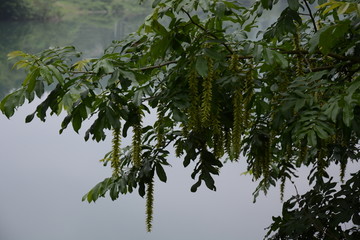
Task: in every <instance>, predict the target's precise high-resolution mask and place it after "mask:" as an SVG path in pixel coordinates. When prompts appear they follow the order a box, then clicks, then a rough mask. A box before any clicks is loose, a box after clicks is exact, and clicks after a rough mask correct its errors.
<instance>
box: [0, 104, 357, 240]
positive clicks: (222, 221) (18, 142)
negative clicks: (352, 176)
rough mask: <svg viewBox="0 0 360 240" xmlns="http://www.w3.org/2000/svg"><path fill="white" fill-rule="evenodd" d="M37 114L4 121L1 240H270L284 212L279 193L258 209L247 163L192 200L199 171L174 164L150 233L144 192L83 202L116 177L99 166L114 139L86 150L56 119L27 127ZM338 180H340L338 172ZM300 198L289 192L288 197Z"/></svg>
mask: <svg viewBox="0 0 360 240" xmlns="http://www.w3.org/2000/svg"><path fill="white" fill-rule="evenodd" d="M34 107H35V105H34V104H30V105H25V106H23V107H22V108H20V109H19V111H18V112H17V113H16V115H15V116H14V117H13V118H12V119H11V120H7V119H6V118H5V117H4V116H3V115H0V133H1V136H0V149H1V155H0V193H1V200H0V239H1V240H79V239H86V240H98V239H107V240H116V239H127V240H137V239H148V240H165V239H172V240H183V239H207V240H218V239H226V240H235V239H262V237H263V236H264V234H265V230H264V228H265V227H267V226H268V225H269V224H270V223H271V216H277V215H279V214H280V212H281V202H280V194H279V190H278V189H277V188H274V189H272V190H271V191H270V193H269V194H268V195H267V196H266V197H265V196H264V195H260V197H259V198H258V201H257V202H256V203H255V204H253V203H252V199H253V198H252V192H253V190H254V189H255V187H256V184H255V183H253V182H252V181H251V177H250V176H241V173H242V172H244V171H245V170H246V164H245V163H244V159H241V160H240V161H239V162H237V163H227V164H225V166H224V168H223V169H222V170H221V174H220V176H219V177H216V185H217V189H218V190H217V191H216V192H213V191H210V190H208V189H207V188H206V187H205V186H202V187H200V188H199V190H198V192H197V193H191V192H190V187H191V185H192V184H193V183H194V181H193V180H192V179H191V178H190V174H191V172H192V169H193V167H194V166H193V165H190V166H189V167H188V168H186V169H184V168H183V166H182V160H181V159H176V158H172V159H169V162H170V163H171V165H172V167H167V168H166V170H167V174H168V183H166V184H164V183H162V182H159V181H158V180H157V181H156V183H155V208H154V211H155V214H154V223H153V225H154V227H153V232H152V233H147V232H146V228H145V207H144V206H145V201H144V199H142V198H141V197H139V196H138V194H137V192H136V193H135V194H132V195H125V196H123V195H122V196H121V197H120V199H118V200H117V201H115V202H112V201H111V200H110V198H106V199H103V198H102V199H99V200H98V201H97V202H96V203H95V204H94V203H92V204H88V203H87V202H81V198H82V196H83V194H85V193H86V192H87V191H88V190H90V189H91V188H92V187H93V186H94V185H95V184H97V183H98V182H99V181H101V180H103V179H104V178H106V177H108V176H110V174H111V170H110V169H109V168H108V167H107V168H106V167H103V166H102V164H101V163H100V162H99V161H98V160H99V159H101V158H102V157H103V155H104V154H105V153H106V152H107V151H109V149H110V147H111V144H110V141H109V140H110V139H108V140H107V141H105V142H101V143H96V142H92V141H89V142H84V140H83V134H80V135H78V134H76V133H74V132H73V130H72V129H71V128H69V129H67V130H65V131H64V133H63V134H62V135H59V134H58V129H59V127H60V123H61V119H60V118H56V117H49V118H48V119H47V122H46V123H42V122H41V121H40V120H38V119H35V120H34V121H33V122H32V123H29V124H25V123H24V119H25V117H26V115H27V114H29V113H31V112H32V111H33V110H34ZM83 132H84V129H83V131H82V133H83ZM126 142H127V141H123V144H124V145H125V144H126ZM353 167H355V168H356V169H358V167H359V165H354V166H353ZM349 171H351V172H354V171H352V169H351V167H350V168H349ZM302 172H303V173H302V174H301V175H302V176H303V177H302V178H301V179H299V180H297V187H298V189H299V191H300V193H304V192H305V190H306V189H307V186H306V182H307V181H306V180H305V178H304V176H305V172H306V169H303V170H302ZM331 172H332V174H334V175H338V168H337V167H335V168H333V169H332V171H331ZM293 193H294V191H293V187H292V186H291V185H290V184H287V186H286V195H287V196H289V194H293Z"/></svg>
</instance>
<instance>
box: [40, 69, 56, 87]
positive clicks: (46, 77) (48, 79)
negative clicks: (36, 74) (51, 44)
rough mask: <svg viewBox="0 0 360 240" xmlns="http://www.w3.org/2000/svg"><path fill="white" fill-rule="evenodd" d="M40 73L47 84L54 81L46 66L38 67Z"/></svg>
mask: <svg viewBox="0 0 360 240" xmlns="http://www.w3.org/2000/svg"><path fill="white" fill-rule="evenodd" d="M40 75H41V77H42V78H43V79H44V80H45V81H46V82H47V84H48V85H50V84H52V83H53V82H54V80H53V78H52V75H51V72H50V70H49V68H47V67H46V66H41V67H40Z"/></svg>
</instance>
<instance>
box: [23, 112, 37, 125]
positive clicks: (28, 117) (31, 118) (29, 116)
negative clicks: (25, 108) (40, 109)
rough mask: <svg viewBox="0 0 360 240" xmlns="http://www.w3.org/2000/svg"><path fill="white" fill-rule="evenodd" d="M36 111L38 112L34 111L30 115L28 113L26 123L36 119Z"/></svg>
mask: <svg viewBox="0 0 360 240" xmlns="http://www.w3.org/2000/svg"><path fill="white" fill-rule="evenodd" d="M35 113H36V112H34V113H33V114H30V115H27V116H26V118H25V123H29V122H31V121H32V120H33V119H34V116H35Z"/></svg>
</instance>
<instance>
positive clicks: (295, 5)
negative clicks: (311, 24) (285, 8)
mask: <svg viewBox="0 0 360 240" xmlns="http://www.w3.org/2000/svg"><path fill="white" fill-rule="evenodd" d="M287 1H288V4H289V7H290V9H291V10H294V11H297V10H298V9H299V7H300V3H299V0H287Z"/></svg>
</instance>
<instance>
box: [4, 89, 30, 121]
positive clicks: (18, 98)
mask: <svg viewBox="0 0 360 240" xmlns="http://www.w3.org/2000/svg"><path fill="white" fill-rule="evenodd" d="M25 91H26V89H25V88H20V89H19V90H16V91H14V92H12V93H10V94H9V95H7V96H6V97H5V98H4V99H3V100H2V101H1V102H0V109H1V111H2V112H3V113H4V114H5V116H6V117H7V118H10V117H11V116H12V115H14V112H15V109H16V108H17V107H19V106H21V105H23V104H24V102H25Z"/></svg>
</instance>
